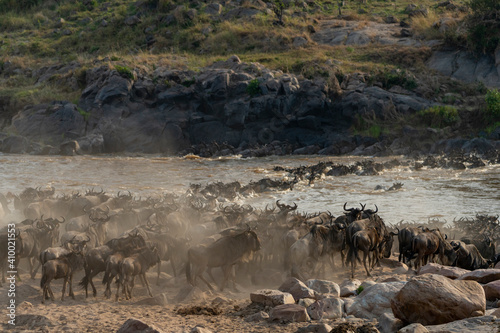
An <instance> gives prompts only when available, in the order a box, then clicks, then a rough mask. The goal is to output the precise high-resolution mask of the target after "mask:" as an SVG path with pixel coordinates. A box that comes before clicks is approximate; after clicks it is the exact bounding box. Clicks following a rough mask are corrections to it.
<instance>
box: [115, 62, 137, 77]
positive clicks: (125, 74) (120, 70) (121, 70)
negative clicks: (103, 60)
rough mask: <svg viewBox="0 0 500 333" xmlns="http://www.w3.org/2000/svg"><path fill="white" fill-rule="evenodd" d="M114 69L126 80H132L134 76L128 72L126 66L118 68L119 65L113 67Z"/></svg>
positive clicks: (128, 69)
mask: <svg viewBox="0 0 500 333" xmlns="http://www.w3.org/2000/svg"><path fill="white" fill-rule="evenodd" d="M115 69H116V71H117V72H118V73H119V74H120V75H121V76H122V77H124V78H126V79H131V80H133V79H134V74H133V73H132V71H131V70H130V68H128V67H126V66H119V65H115Z"/></svg>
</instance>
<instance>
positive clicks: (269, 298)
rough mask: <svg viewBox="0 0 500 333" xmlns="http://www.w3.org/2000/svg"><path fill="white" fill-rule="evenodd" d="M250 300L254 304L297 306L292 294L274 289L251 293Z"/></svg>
mask: <svg viewBox="0 0 500 333" xmlns="http://www.w3.org/2000/svg"><path fill="white" fill-rule="evenodd" d="M250 300H251V301H252V302H254V303H259V304H263V305H269V306H276V305H283V304H295V299H294V298H293V296H292V294H290V293H284V292H282V291H279V290H273V289H261V290H257V291H255V292H253V293H250ZM304 309H305V308H304Z"/></svg>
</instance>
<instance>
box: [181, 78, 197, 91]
mask: <svg viewBox="0 0 500 333" xmlns="http://www.w3.org/2000/svg"><path fill="white" fill-rule="evenodd" d="M195 83H196V79H195V78H194V77H193V78H191V79H186V80H184V81H182V83H181V84H182V85H183V86H184V87H188V88H189V87H191V86H192V85H193V84H195Z"/></svg>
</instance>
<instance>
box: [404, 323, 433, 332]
mask: <svg viewBox="0 0 500 333" xmlns="http://www.w3.org/2000/svg"><path fill="white" fill-rule="evenodd" d="M427 332H429V331H428V330H427V328H425V326H424V325H422V324H420V323H415V324H410V325H408V326H405V327H403V328H402V329H400V330H399V331H398V333H427Z"/></svg>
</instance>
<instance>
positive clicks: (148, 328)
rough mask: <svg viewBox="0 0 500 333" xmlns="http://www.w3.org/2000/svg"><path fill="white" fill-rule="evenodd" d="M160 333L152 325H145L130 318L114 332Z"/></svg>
mask: <svg viewBox="0 0 500 333" xmlns="http://www.w3.org/2000/svg"><path fill="white" fill-rule="evenodd" d="M139 332H144V333H161V332H162V331H160V330H159V329H157V328H156V327H154V326H153V325H149V324H146V323H145V322H143V321H141V320H139V319H135V318H130V319H128V320H127V321H126V322H124V323H123V325H122V326H121V327H120V328H119V329H118V331H116V333H139Z"/></svg>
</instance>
